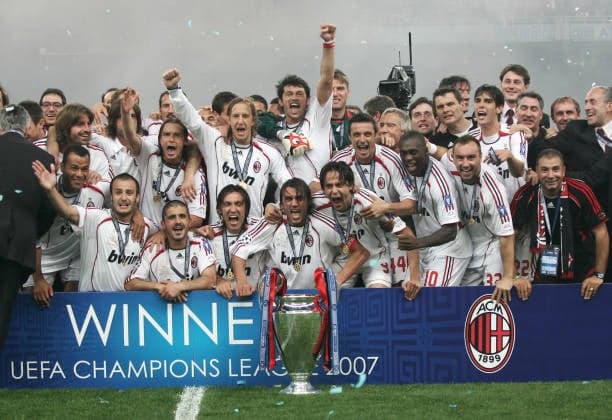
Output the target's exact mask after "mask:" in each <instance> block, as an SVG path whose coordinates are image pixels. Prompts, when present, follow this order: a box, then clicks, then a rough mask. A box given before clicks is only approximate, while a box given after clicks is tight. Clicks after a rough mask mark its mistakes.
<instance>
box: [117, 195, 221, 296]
mask: <svg viewBox="0 0 612 420" xmlns="http://www.w3.org/2000/svg"><path fill="white" fill-rule="evenodd" d="M189 220H190V218H189V209H187V206H186V205H185V203H183V202H182V201H178V200H172V201H169V202H167V203H166V204H165V205H164V208H163V210H162V229H163V232H164V234H165V235H164V236H165V237H166V244H165V247H163V248H161V247H157V246H156V245H150V246H148V247H147V248H145V249H144V250H143V251H142V255H141V258H140V262H139V263H138V265H137V266H136V268H135V269H134V271H132V273H131V274H130V276H129V277H128V279H127V280H126V283H125V290H153V291H156V292H157V293H159V296H160V297H161V298H162V299H165V300H167V301H170V302H186V301H187V293H188V292H190V291H192V290H206V289H212V288H213V286H214V285H215V280H216V274H215V262H216V260H215V255H214V253H213V250H212V248H211V246H210V243H209V242H208V240H206V239H204V238H194V237H192V236H191V235H190V234H189Z"/></svg>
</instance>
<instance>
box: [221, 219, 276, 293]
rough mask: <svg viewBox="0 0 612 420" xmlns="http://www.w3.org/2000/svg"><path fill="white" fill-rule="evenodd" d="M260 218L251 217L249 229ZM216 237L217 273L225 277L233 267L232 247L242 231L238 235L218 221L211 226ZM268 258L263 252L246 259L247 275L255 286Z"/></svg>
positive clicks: (248, 224) (248, 223)
mask: <svg viewBox="0 0 612 420" xmlns="http://www.w3.org/2000/svg"><path fill="white" fill-rule="evenodd" d="M258 221H259V219H249V221H248V222H247V229H248V228H249V227H251V226H253V225H254V224H255V223H257V222H258ZM211 228H212V230H213V233H214V235H215V237H214V238H213V240H212V241H211V242H212V245H213V250H214V252H215V257H216V258H217V275H218V276H219V277H225V276H226V275H227V272H228V270H229V269H231V267H232V253H231V250H232V247H233V246H234V244H235V243H236V241H237V240H238V239H239V238H240V236H241V235H242V233H244V232H246V230H245V231H243V232H242V233H240V234H238V235H236V234H233V233H229V232H227V231H226V230H225V227H223V225H222V224H220V223H218V224H215V225H212V226H211ZM224 235H225V238H226V240H227V247H226V246H225V245H224V242H225V241H224V238H223V237H224ZM266 260H267V256H266V255H264V253H262V252H257V253H255V254H251V255H249V257H248V258H247V260H246V275H247V279H248V280H249V283H250V284H252V285H253V286H255V285H257V283H258V282H259V280H260V279H261V276H262V274H263V271H264V266H265V263H266Z"/></svg>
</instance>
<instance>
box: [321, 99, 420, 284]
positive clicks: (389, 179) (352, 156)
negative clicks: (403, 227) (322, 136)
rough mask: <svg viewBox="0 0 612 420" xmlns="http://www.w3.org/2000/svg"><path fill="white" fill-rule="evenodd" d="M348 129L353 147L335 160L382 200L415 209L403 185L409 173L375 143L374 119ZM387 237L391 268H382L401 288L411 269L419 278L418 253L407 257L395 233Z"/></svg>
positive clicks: (358, 118) (355, 120)
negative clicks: (410, 262) (347, 168)
mask: <svg viewBox="0 0 612 420" xmlns="http://www.w3.org/2000/svg"><path fill="white" fill-rule="evenodd" d="M385 112H386V111H385ZM383 118H384V114H383ZM381 121H382V120H381ZM348 129H349V135H350V139H351V146H349V147H347V148H345V149H344V150H341V151H340V152H338V153H337V154H336V155H335V156H334V157H333V158H332V160H333V161H337V162H344V163H346V164H347V165H349V166H350V168H351V169H352V170H353V174H354V175H355V179H356V180H357V184H358V185H359V186H360V187H361V188H363V189H365V190H367V191H370V192H372V193H373V194H374V195H376V196H377V197H379V198H380V199H381V200H385V201H387V202H395V203H398V204H399V205H400V206H402V205H403V206H404V207H405V208H406V210H407V209H409V208H410V207H414V202H413V201H412V200H411V199H410V196H411V195H410V194H409V193H408V188H407V187H406V184H405V183H404V178H405V177H406V175H407V173H406V169H405V168H404V164H403V163H402V161H401V159H400V157H399V155H398V154H397V153H395V152H394V151H393V150H391V149H389V148H387V147H385V146H381V145H378V144H376V137H377V136H376V135H377V133H376V121H374V118H372V117H370V116H369V115H368V114H356V115H355V116H353V117H352V118H351V120H350V121H349V126H348ZM398 140H399V138H398ZM385 237H386V238H387V242H388V245H387V247H388V249H389V252H390V254H389V255H390V261H389V266H383V269H388V270H390V271H391V274H392V277H393V282H392V283H393V284H394V285H395V284H398V285H399V284H401V283H402V282H403V281H404V280H405V279H407V278H409V277H410V276H409V267H411V268H413V269H414V270H415V271H414V272H413V275H414V276H415V278H417V279H418V277H419V274H418V273H419V270H418V266H419V256H418V253H417V252H411V253H410V254H409V255H406V252H405V251H400V249H399V248H398V246H397V235H395V234H394V233H393V232H385ZM411 258H413V260H412V261H413V262H414V265H412V264H409V263H408V259H411ZM385 264H386V263H385Z"/></svg>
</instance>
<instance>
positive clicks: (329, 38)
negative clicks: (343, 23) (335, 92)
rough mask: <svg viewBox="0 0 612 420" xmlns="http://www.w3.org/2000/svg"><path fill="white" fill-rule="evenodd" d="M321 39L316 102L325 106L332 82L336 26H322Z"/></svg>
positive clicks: (330, 92)
mask: <svg viewBox="0 0 612 420" xmlns="http://www.w3.org/2000/svg"><path fill="white" fill-rule="evenodd" d="M321 39H322V40H323V52H322V53H321V77H320V78H319V84H318V85H317V100H318V101H319V104H320V105H325V103H326V102H327V101H328V100H329V97H330V96H331V94H332V85H333V81H334V66H335V63H334V47H335V39H336V25H331V24H328V23H325V24H322V25H321Z"/></svg>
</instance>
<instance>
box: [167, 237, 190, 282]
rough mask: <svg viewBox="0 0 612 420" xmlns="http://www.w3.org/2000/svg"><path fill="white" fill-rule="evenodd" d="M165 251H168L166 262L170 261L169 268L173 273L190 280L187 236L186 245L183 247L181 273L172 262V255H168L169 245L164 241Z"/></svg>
mask: <svg viewBox="0 0 612 420" xmlns="http://www.w3.org/2000/svg"><path fill="white" fill-rule="evenodd" d="M166 252H167V253H168V262H169V263H170V268H171V269H172V271H174V273H175V274H176V275H177V276H179V278H180V279H183V278H185V279H186V280H191V277H192V276H191V272H190V270H189V263H190V262H189V254H190V253H191V244H190V243H189V238H187V246H186V247H185V250H184V254H185V263H184V265H183V273H181V272H180V271H178V269H177V268H176V267H175V266H174V264H172V257H171V256H170V246H169V245H168V243H167V242H166Z"/></svg>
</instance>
